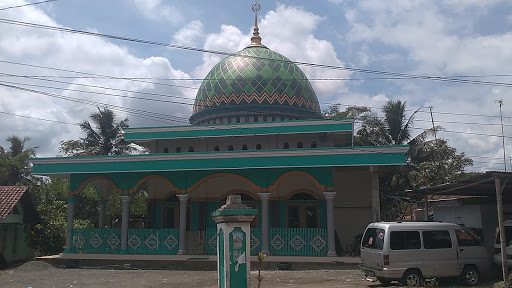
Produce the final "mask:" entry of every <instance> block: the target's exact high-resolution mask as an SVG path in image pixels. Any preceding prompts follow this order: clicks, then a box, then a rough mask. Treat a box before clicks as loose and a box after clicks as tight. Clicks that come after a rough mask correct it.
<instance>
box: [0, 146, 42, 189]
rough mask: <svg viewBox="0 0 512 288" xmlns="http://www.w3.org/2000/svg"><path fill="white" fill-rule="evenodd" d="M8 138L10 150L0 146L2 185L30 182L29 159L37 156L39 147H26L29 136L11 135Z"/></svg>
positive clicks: (0, 179) (0, 176) (0, 177)
mask: <svg viewBox="0 0 512 288" xmlns="http://www.w3.org/2000/svg"><path fill="white" fill-rule="evenodd" d="M6 140H7V142H9V143H10V144H11V145H10V147H9V149H8V150H5V148H3V147H1V146H0V185H20V184H28V183H29V180H30V174H31V168H30V165H29V163H28V159H29V158H30V157H35V155H36V152H35V151H36V149H37V147H30V148H25V144H26V143H27V142H28V141H30V138H29V137H24V138H23V139H21V138H19V137H17V136H10V137H8V138H7V139H6Z"/></svg>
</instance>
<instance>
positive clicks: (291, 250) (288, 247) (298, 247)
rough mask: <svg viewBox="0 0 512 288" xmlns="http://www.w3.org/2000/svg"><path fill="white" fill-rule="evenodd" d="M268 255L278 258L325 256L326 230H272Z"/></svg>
mask: <svg viewBox="0 0 512 288" xmlns="http://www.w3.org/2000/svg"><path fill="white" fill-rule="evenodd" d="M269 248H270V253H271V254H272V255H279V256H325V254H326V253H327V229H324V228H272V229H270V247H269Z"/></svg>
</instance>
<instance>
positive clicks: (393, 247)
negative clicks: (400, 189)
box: [360, 222, 491, 287]
mask: <svg viewBox="0 0 512 288" xmlns="http://www.w3.org/2000/svg"><path fill="white" fill-rule="evenodd" d="M360 266H361V270H363V271H364V272H365V274H366V276H367V277H370V278H376V279H377V280H379V281H380V282H381V283H383V284H389V283H390V282H391V281H394V280H396V281H399V282H400V283H401V285H404V286H412V287H419V286H420V285H421V283H422V282H423V279H428V278H445V277H446V278H449V277H460V280H461V281H462V282H464V283H465V284H467V285H476V284H477V283H478V280H479V279H480V275H481V273H487V272H488V271H490V269H491V259H490V257H489V255H488V253H487V251H486V249H485V248H484V246H483V245H482V242H481V241H480V239H479V238H478V237H476V236H475V235H474V234H473V233H471V231H469V230H468V229H466V228H463V227H461V226H459V225H457V224H451V223H440V222H377V223H371V224H369V225H368V227H367V228H366V230H365V232H364V236H363V238H362V241H361V264H360Z"/></svg>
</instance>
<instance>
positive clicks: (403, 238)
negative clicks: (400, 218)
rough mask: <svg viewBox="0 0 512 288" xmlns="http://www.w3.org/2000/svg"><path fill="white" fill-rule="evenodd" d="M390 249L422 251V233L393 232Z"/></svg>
mask: <svg viewBox="0 0 512 288" xmlns="http://www.w3.org/2000/svg"><path fill="white" fill-rule="evenodd" d="M389 247H390V248H391V250H411V249H421V240H420V232H418V231H391V235H390V242H389Z"/></svg>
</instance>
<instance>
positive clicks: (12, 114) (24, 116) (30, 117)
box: [0, 111, 78, 125]
mask: <svg viewBox="0 0 512 288" xmlns="http://www.w3.org/2000/svg"><path fill="white" fill-rule="evenodd" d="M0 114H6V115H11V116H16V117H22V118H28V119H34V120H41V121H46V122H54V123H59V124H67V125H78V124H73V123H69V122H63V121H57V120H50V119H45V118H37V117H32V116H26V115H20V114H14V113H9V112H5V111H0Z"/></svg>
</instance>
